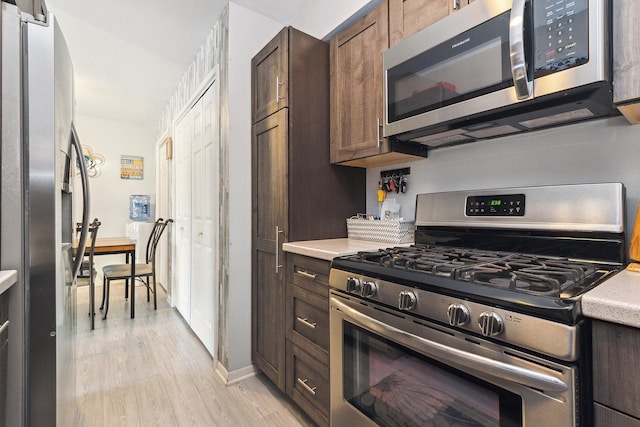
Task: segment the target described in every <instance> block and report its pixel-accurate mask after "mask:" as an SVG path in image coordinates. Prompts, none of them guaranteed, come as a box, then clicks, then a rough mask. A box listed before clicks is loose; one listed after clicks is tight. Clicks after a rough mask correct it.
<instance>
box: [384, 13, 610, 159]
mask: <svg viewBox="0 0 640 427" xmlns="http://www.w3.org/2000/svg"><path fill="white" fill-rule="evenodd" d="M610 7H611V5H610V1H609V0H476V1H475V2H473V3H471V4H470V5H469V6H467V7H465V8H464V9H462V10H460V11H459V12H456V13H454V14H452V15H450V16H448V17H446V18H445V19H442V20H441V21H438V22H436V23H435V24H433V25H431V26H429V27H428V28H426V29H424V30H422V31H421V32H419V33H417V34H415V35H414V36H412V37H410V38H408V39H406V40H404V41H402V42H400V43H399V44H397V45H395V46H393V47H391V48H390V49H389V50H388V51H386V52H385V53H384V59H383V63H384V86H385V91H384V94H385V100H384V102H385V123H384V136H387V137H393V139H394V140H396V141H413V142H417V143H420V144H424V145H427V146H429V147H440V146H449V145H453V144H460V143H465V142H472V141H475V140H478V139H485V138H493V137H498V136H502V135H509V134H514V133H518V132H523V131H529V130H534V129H540V128H544V127H550V126H556V125H559V124H565V123H572V122H576V121H580V120H586V119H592V118H596V117H602V116H608V115H614V114H618V113H617V111H616V109H615V108H614V106H613V102H612V84H611V78H610V75H611V59H610V37H609V34H610V27H611V24H610Z"/></svg>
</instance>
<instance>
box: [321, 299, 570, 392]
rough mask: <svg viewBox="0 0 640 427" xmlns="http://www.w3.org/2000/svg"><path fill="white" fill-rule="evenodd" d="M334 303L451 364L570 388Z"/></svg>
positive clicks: (539, 385) (352, 317) (537, 385)
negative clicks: (406, 330)
mask: <svg viewBox="0 0 640 427" xmlns="http://www.w3.org/2000/svg"><path fill="white" fill-rule="evenodd" d="M331 305H332V307H335V308H337V309H338V310H339V311H341V312H342V315H343V316H344V317H346V318H348V319H349V321H351V322H353V323H355V324H358V325H359V326H361V327H364V328H366V329H369V330H371V331H373V332H376V333H378V334H380V335H382V336H384V337H388V338H389V339H391V340H392V341H396V342H398V343H400V344H402V345H405V346H407V347H409V348H411V349H413V350H415V351H418V352H420V353H422V354H424V355H425V356H429V357H432V358H433V359H436V360H438V361H439V362H442V363H445V364H447V365H450V366H454V367H457V368H465V369H466V370H472V371H476V372H480V373H483V374H489V375H491V376H493V377H495V378H499V379H506V380H509V381H512V382H515V383H519V384H522V385H524V386H527V387H531V388H534V389H537V390H543V391H553V392H563V391H566V390H568V389H569V386H568V385H567V384H565V383H564V382H563V381H561V380H559V379H557V378H555V377H552V376H551V375H546V374H543V373H540V372H535V371H532V370H529V369H525V368H521V367H519V366H513V365H509V364H507V363H504V362H499V361H497V360H492V359H489V358H487V357H483V356H479V355H477V354H473V353H469V352H466V351H462V350H458V349H456V348H452V347H448V346H446V345H443V344H439V343H437V342H434V341H431V340H428V339H426V338H422V337H419V336H417V335H414V334H410V333H409V332H405V331H403V330H401V329H398V328H396V327H394V326H391V325H387V324H386V323H383V322H381V321H379V320H376V319H374V318H372V317H369V316H367V315H366V314H363V313H361V312H359V311H358V310H356V309H354V308H351V307H349V306H348V305H347V304H344V303H343V302H341V301H339V300H337V299H336V298H335V297H332V298H331Z"/></svg>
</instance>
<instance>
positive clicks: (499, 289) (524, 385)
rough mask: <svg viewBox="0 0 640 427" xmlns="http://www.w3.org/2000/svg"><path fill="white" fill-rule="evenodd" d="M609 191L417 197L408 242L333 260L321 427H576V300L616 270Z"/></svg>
mask: <svg viewBox="0 0 640 427" xmlns="http://www.w3.org/2000/svg"><path fill="white" fill-rule="evenodd" d="M624 199H625V196H624V187H623V186H622V184H619V183H606V184H585V185H566V186H547V187H527V188H509V189H493V190H486V191H477V190H474V191H464V192H448V193H432V194H421V195H418V197H417V201H416V226H417V229H416V238H415V245H413V246H410V247H393V248H389V249H385V250H380V251H374V252H361V253H358V254H356V255H349V256H343V257H339V258H335V259H334V260H333V261H332V264H331V273H330V277H329V282H330V285H331V287H332V290H331V294H330V309H331V315H330V316H331V317H330V322H331V325H330V327H331V332H330V334H331V355H330V357H331V424H332V425H334V426H343V425H358V426H361V425H382V426H396V425H402V426H428V425H434V426H454V425H455V426H562V427H566V426H585V425H589V424H590V419H591V418H592V417H591V409H590V408H591V384H590V370H591V366H590V351H589V348H590V333H589V332H590V331H589V329H590V323H589V321H588V320H587V319H584V318H583V317H582V314H581V309H580V298H581V295H582V294H583V293H584V292H586V291H587V290H589V289H591V288H592V287H594V286H597V285H598V284H599V283H601V282H602V281H604V280H606V279H607V278H609V277H610V276H612V275H613V274H615V273H617V272H618V271H619V270H621V269H622V267H623V265H624V263H625V253H626V252H625V248H626V245H625V238H624V229H623V224H624Z"/></svg>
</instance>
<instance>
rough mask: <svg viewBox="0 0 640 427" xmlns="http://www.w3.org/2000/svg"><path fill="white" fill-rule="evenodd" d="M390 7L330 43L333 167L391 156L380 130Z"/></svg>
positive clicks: (376, 11) (383, 7)
mask: <svg viewBox="0 0 640 427" xmlns="http://www.w3.org/2000/svg"><path fill="white" fill-rule="evenodd" d="M387 8H388V4H387V1H386V0H385V1H383V2H382V4H380V5H379V6H377V7H376V8H375V9H374V10H373V11H371V12H369V13H368V14H367V15H366V16H364V17H363V18H361V19H360V20H359V21H356V22H355V23H354V24H353V25H352V26H351V27H349V28H347V29H346V30H345V31H343V32H342V33H340V34H338V35H337V36H336V37H334V38H333V39H332V40H331V42H330V68H331V76H330V80H331V91H330V92H331V93H330V99H331V102H330V103H331V163H341V162H346V161H349V160H352V159H358V158H361V157H366V156H374V155H377V154H382V153H386V152H388V151H389V144H388V142H387V140H386V139H383V138H382V128H381V124H382V122H383V114H382V112H383V108H382V86H383V81H382V53H383V52H384V51H385V50H386V49H387V48H388V46H389V37H388V13H387Z"/></svg>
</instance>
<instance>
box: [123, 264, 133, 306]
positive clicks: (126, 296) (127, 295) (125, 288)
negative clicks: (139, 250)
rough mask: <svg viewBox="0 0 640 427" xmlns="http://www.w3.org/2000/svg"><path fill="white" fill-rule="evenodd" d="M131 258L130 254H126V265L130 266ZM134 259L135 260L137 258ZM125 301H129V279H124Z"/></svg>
mask: <svg viewBox="0 0 640 427" xmlns="http://www.w3.org/2000/svg"><path fill="white" fill-rule="evenodd" d="M129 258H130V257H129V252H125V254H124V260H125V263H127V264H129ZM133 259H134V260H135V257H134V258H133ZM124 299H125V301H126V300H128V299H129V279H124Z"/></svg>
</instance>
